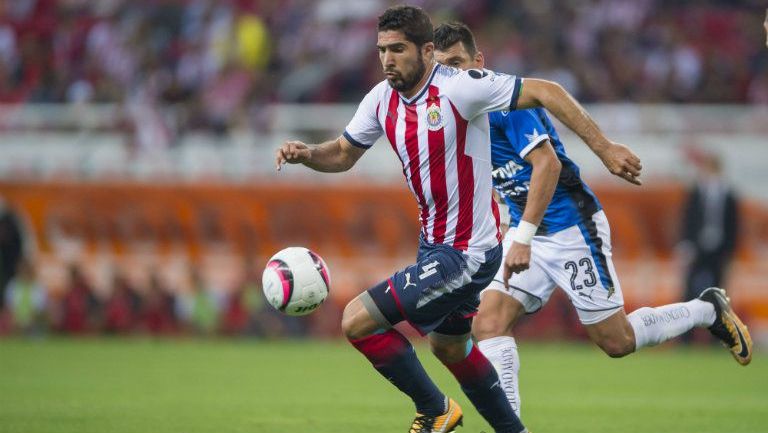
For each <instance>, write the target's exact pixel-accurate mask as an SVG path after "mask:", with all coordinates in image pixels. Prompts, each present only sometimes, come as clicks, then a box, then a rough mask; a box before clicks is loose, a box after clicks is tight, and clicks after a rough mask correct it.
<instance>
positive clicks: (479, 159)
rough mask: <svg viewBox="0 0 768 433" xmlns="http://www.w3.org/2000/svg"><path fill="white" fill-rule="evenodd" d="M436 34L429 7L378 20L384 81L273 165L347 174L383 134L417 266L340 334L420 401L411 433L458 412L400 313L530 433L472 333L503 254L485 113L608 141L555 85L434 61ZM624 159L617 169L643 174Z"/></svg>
mask: <svg viewBox="0 0 768 433" xmlns="http://www.w3.org/2000/svg"><path fill="white" fill-rule="evenodd" d="M433 36H434V34H433V28H432V23H431V21H430V19H429V17H428V16H427V15H426V14H425V13H424V11H422V10H421V9H419V8H417V7H411V6H397V7H392V8H389V9H387V10H386V11H385V12H384V14H382V15H381V16H380V17H379V21H378V40H377V47H378V50H379V58H380V60H381V64H382V67H383V70H384V74H385V76H386V80H384V81H382V82H381V83H379V84H378V85H376V86H375V87H374V88H373V89H372V90H371V91H370V92H369V93H368V94H367V95H366V96H365V97H364V98H363V100H362V102H361V103H360V105H359V107H358V109H357V112H356V113H355V115H354V117H353V118H352V120H351V121H350V122H349V124H348V125H347V127H346V130H345V132H344V133H343V135H342V136H340V137H339V138H337V139H335V140H332V141H328V142H325V143H322V144H317V145H307V144H304V143H301V142H297V141H288V142H285V143H283V144H282V146H281V147H280V148H279V149H278V150H277V153H276V165H277V168H278V169H280V167H281V166H282V165H283V164H284V163H291V164H303V165H305V166H307V167H309V168H311V169H314V170H317V171H322V172H341V171H346V170H348V169H349V168H350V167H352V166H353V165H354V164H355V162H356V161H357V160H358V159H359V158H360V157H361V156H362V155H363V153H364V152H365V150H366V149H368V148H369V147H371V146H372V145H373V144H374V142H376V141H377V139H378V138H379V137H381V136H385V137H386V138H387V141H389V144H390V146H391V147H392V150H393V151H394V152H395V154H396V155H397V156H398V158H399V159H400V161H401V163H402V168H403V174H404V175H405V178H406V182H407V184H408V187H409V188H410V190H411V192H412V193H413V195H414V197H415V199H416V201H417V203H418V205H419V218H420V220H421V236H420V246H419V251H418V254H417V259H416V263H414V264H413V265H411V266H407V267H405V268H404V269H402V270H400V271H397V272H395V273H394V274H393V275H392V276H391V277H390V278H387V279H386V280H384V281H382V282H380V283H379V284H376V285H375V286H373V287H371V288H369V289H368V290H366V291H365V292H363V293H362V294H360V295H359V296H358V297H356V298H355V299H353V300H352V301H351V302H349V304H348V305H347V306H346V308H345V309H344V314H343V318H342V324H341V325H342V330H343V332H344V334H345V335H346V337H347V338H348V339H349V341H350V342H351V344H352V345H353V346H354V347H355V348H356V349H357V350H359V351H360V352H361V353H362V354H363V355H364V356H365V357H366V358H368V360H369V361H370V362H371V363H372V364H373V367H374V368H375V369H376V370H377V371H378V372H379V373H380V374H381V375H383V376H384V377H385V378H386V379H387V380H389V381H390V382H391V383H392V384H394V385H395V386H396V387H397V388H398V389H400V390H401V391H402V392H403V393H405V394H407V395H408V396H409V397H410V398H411V399H412V400H413V402H414V404H415V406H416V411H417V415H416V418H415V419H414V421H413V423H412V425H411V429H410V431H411V432H412V433H433V432H440V433H442V432H448V431H453V430H454V429H455V427H456V426H457V425H460V423H461V419H462V411H461V408H460V407H459V406H458V405H457V404H456V402H455V401H453V400H452V399H449V398H447V397H446V396H445V395H444V394H443V393H442V392H441V391H440V390H439V389H438V388H437V386H435V384H434V383H433V382H432V380H431V379H430V378H429V376H427V374H426V372H425V371H424V369H423V367H422V366H421V364H420V362H419V361H418V359H417V358H416V355H415V353H414V351H413V347H412V346H411V345H410V343H409V342H408V340H407V339H406V338H405V337H404V336H403V335H402V334H400V333H399V332H397V331H396V330H395V329H394V328H393V326H394V325H395V324H397V323H400V322H402V321H407V322H408V323H409V324H411V325H412V326H413V327H414V328H415V329H416V330H417V331H419V332H420V333H421V334H422V335H427V336H428V338H429V342H430V346H431V348H432V351H433V353H434V354H435V355H436V356H437V357H438V359H440V361H441V362H442V363H443V364H445V365H446V366H447V367H448V369H449V370H450V371H451V373H453V375H454V376H455V377H456V379H457V380H458V382H459V383H460V385H461V388H462V390H463V391H464V392H465V394H466V395H467V396H468V397H469V400H470V401H471V402H472V403H473V405H474V406H475V407H476V408H477V410H478V412H479V413H480V414H481V415H482V416H483V417H484V418H485V419H486V420H487V421H488V423H489V424H490V425H491V426H492V427H493V429H494V430H495V431H496V432H497V433H510V432H511V433H519V432H525V431H527V430H526V429H525V428H524V426H523V425H522V423H521V422H520V420H519V419H518V417H517V416H516V415H515V413H514V411H513V410H512V408H511V407H510V405H509V403H508V402H507V399H506V396H505V394H504V392H503V391H502V389H501V387H500V382H499V378H498V376H497V374H496V371H495V370H494V368H493V366H492V365H491V364H490V363H489V362H488V360H487V359H486V358H485V357H484V356H483V355H482V353H481V352H480V350H479V349H478V348H477V347H476V346H475V345H474V344H473V343H472V341H471V339H470V330H471V316H472V315H473V314H475V312H476V308H477V306H478V304H479V297H478V294H479V292H480V290H482V289H483V288H485V287H486V286H487V285H488V284H489V283H490V282H491V280H492V278H493V276H494V275H495V274H496V272H497V270H498V269H499V266H500V265H501V260H502V251H501V246H500V244H499V242H500V239H501V234H500V232H499V212H498V208H497V205H496V202H495V201H494V200H493V198H492V189H493V187H492V180H491V170H492V168H491V145H490V138H489V137H490V135H489V134H490V130H489V124H488V115H487V113H490V112H495V111H502V110H514V109H516V108H518V107H520V108H529V107H534V106H542V105H543V106H545V107H546V108H547V109H549V110H550V112H552V113H553V114H554V115H555V116H556V117H557V118H558V119H560V120H561V121H562V122H563V123H564V124H565V125H566V126H568V127H569V128H571V129H573V130H574V131H575V132H576V133H577V134H578V135H579V136H580V137H582V138H584V139H585V141H586V142H587V143H588V144H590V143H593V144H594V143H607V142H608V140H607V139H606V138H605V137H603V135H602V133H601V132H600V130H599V129H598V128H597V126H596V125H595V123H594V122H593V121H592V120H591V119H590V118H589V116H588V115H587V114H586V112H585V111H584V110H583V109H582V108H581V107H580V106H579V105H578V103H576V101H575V100H574V99H573V98H571V97H570V95H568V94H567V93H566V92H565V91H564V90H563V89H562V87H560V86H559V85H557V84H555V83H551V82H548V81H542V80H526V85H525V87H522V80H521V79H520V78H518V77H515V76H511V75H506V74H499V73H495V72H493V71H488V70H480V69H477V70H469V71H461V70H459V69H456V68H452V67H448V66H443V65H438V64H437V63H435V60H434V44H433ZM625 165H626V166H622V167H619V168H617V170H621V172H629V174H628V175H630V174H631V175H633V176H634V175H637V174H639V173H638V172H637V169H636V168H634V167H632V166H630V165H628V164H625Z"/></svg>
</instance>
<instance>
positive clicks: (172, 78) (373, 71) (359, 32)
mask: <svg viewBox="0 0 768 433" xmlns="http://www.w3.org/2000/svg"><path fill="white" fill-rule="evenodd" d="M6 3H7V4H8V5H13V6H5V7H4V8H1V9H0V102H4V103H20V102H42V103H45V102H70V103H86V102H111V103H117V104H119V105H120V106H121V107H123V108H124V112H123V113H124V115H125V120H126V125H127V127H128V130H130V131H132V133H133V137H132V138H133V142H134V144H135V145H136V146H137V147H138V148H139V149H146V148H149V149H154V148H156V147H160V148H164V147H167V146H168V145H172V144H173V143H174V142H175V139H176V137H177V136H178V134H183V133H184V132H185V131H186V130H188V129H200V128H204V129H208V130H212V131H216V132H226V131H228V130H229V129H230V128H232V127H233V126H244V125H249V126H251V127H261V126H263V124H264V122H263V119H262V117H263V115H264V114H263V111H264V109H263V107H264V106H265V105H267V104H268V103H270V102H273V101H275V100H280V101H281V102H328V101H335V102H339V101H350V102H357V101H359V99H360V96H361V95H362V94H364V93H365V92H367V91H368V90H369V89H370V88H371V86H372V85H373V84H374V83H376V82H378V81H380V80H381V79H382V77H381V72H380V66H379V65H378V60H377V57H376V50H375V49H374V43H375V37H376V35H375V31H374V30H373V29H374V25H373V23H375V20H376V16H377V15H378V14H379V13H381V11H382V10H383V8H384V7H386V6H387V4H388V3H391V2H382V1H379V0H369V1H361V2H353V3H349V2H346V3H343V2H339V1H335V0H324V1H319V2H309V1H306V0H286V1H282V2H269V1H265V2H255V1H223V2H222V1H219V2H217V1H214V0H194V1H178V2H150V1H148V0H138V1H127V0H111V1H108V2H82V1H77V2H56V1H55V0H24V1H15V2H6ZM342 3H343V4H344V6H343V7H342V6H339V5H340V4H342ZM17 4H18V5H24V6H16V5H17ZM420 4H422V6H424V7H425V9H426V10H427V11H428V12H429V13H430V14H431V15H432V16H433V19H434V21H435V23H436V24H437V23H440V22H441V21H443V20H447V19H459V20H462V21H465V22H467V23H469V24H470V25H471V26H472V27H474V30H475V31H476V34H477V38H478V41H479V43H480V45H482V46H483V47H484V53H485V55H486V57H487V60H488V62H489V63H490V64H493V65H496V67H497V68H499V70H501V71H506V72H510V73H515V74H519V75H529V76H537V77H542V78H550V79H554V80H557V81H559V82H561V83H562V84H563V85H564V86H565V87H566V88H568V89H569V90H570V91H571V92H572V93H574V95H575V96H577V97H578V98H579V99H580V100H584V101H608V102H610V101H640V102H644V101H649V102H655V101H661V100H665V101H667V100H673V101H681V102H713V101H715V102H749V101H755V102H759V100H757V101H756V100H755V98H754V97H750V96H749V92H750V90H749V88H750V84H751V83H754V82H755V81H756V80H759V79H760V77H763V76H764V75H765V70H764V68H765V66H764V65H765V64H766V62H768V53H766V50H761V49H759V48H760V47H759V46H758V45H756V44H755V41H754V37H755V35H756V30H757V29H758V28H759V27H758V21H759V15H760V12H762V8H758V7H757V6H756V3H755V2H723V1H717V0H702V1H697V2H665V1H662V0H582V1H577V2H565V1H549V2H537V1H524V2H500V1H496V0H476V1H473V2H457V1H448V2H437V1H423V2H420ZM758 10H759V11H760V12H757V11H758ZM765 25H766V26H767V27H766V28H767V29H768V20H767V21H766V24H765ZM530 35H535V37H529V36H530ZM758 84H759V83H758ZM758 90H759V88H758ZM167 107H171V109H170V110H166V109H165V108H167Z"/></svg>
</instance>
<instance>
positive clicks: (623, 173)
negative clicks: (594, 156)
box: [598, 142, 643, 185]
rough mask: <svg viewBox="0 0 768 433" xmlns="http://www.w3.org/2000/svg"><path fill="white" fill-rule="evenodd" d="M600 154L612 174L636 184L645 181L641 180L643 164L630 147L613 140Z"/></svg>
mask: <svg viewBox="0 0 768 433" xmlns="http://www.w3.org/2000/svg"><path fill="white" fill-rule="evenodd" d="M598 156H599V157H600V159H601V160H602V161H603V164H605V167H606V168H607V169H608V171H610V172H611V173H612V174H614V175H616V176H618V177H620V178H622V179H624V180H626V181H627V182H629V183H633V184H635V185H642V184H643V181H642V180H640V171H641V170H642V169H643V164H642V163H641V162H640V158H639V157H638V156H637V155H635V153H634V152H632V150H630V149H629V147H627V146H625V145H623V144H620V143H614V142H611V144H610V145H609V146H608V147H607V148H606V149H605V150H604V151H602V152H601V153H600V154H599V155H598Z"/></svg>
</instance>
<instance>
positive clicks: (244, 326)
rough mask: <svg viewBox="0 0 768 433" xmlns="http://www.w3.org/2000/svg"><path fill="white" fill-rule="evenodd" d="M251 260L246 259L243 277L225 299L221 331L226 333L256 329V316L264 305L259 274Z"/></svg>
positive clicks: (246, 331) (241, 332) (235, 333)
mask: <svg viewBox="0 0 768 433" xmlns="http://www.w3.org/2000/svg"><path fill="white" fill-rule="evenodd" d="M250 262H251V260H246V269H245V272H244V275H243V279H242V281H241V282H240V283H238V284H237V285H236V286H235V288H234V290H232V292H230V293H229V294H228V295H227V296H226V298H225V301H224V309H223V311H222V313H221V332H222V333H224V334H225V335H242V334H245V333H250V332H251V331H255V329H253V328H255V323H253V322H254V318H255V315H256V313H257V311H258V310H260V309H261V307H263V301H262V299H261V298H262V296H263V295H262V294H261V290H260V286H259V284H258V282H259V274H258V272H257V270H256V269H255V268H254V266H253V265H251V264H250Z"/></svg>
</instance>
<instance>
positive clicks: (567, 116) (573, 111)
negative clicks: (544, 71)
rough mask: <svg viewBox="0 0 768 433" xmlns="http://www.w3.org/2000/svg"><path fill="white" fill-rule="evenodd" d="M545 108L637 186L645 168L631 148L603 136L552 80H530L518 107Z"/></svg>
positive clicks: (590, 119) (602, 159)
mask: <svg viewBox="0 0 768 433" xmlns="http://www.w3.org/2000/svg"><path fill="white" fill-rule="evenodd" d="M533 107H544V108H546V109H547V110H548V111H549V112H550V113H552V114H553V115H554V116H555V117H557V119H558V120H560V121H561V122H563V124H564V125H565V126H567V127H568V128H569V129H571V130H572V131H573V132H575V133H576V135H578V136H579V137H580V138H581V139H582V140H583V141H584V143H586V144H587V146H589V148H590V149H592V151H593V152H594V153H595V154H596V155H597V156H598V157H599V158H600V160H601V161H602V162H603V164H604V165H605V166H606V167H607V168H608V170H609V171H610V172H611V173H612V174H614V175H616V176H619V177H621V178H622V179H624V180H626V181H627V182H631V183H633V184H635V185H641V184H642V182H641V180H640V178H639V176H640V170H642V168H643V166H642V164H641V163H640V158H638V157H637V155H635V154H634V153H633V152H632V151H631V150H630V149H629V148H628V147H627V146H624V145H623V144H619V143H614V142H612V141H610V140H609V139H608V138H607V137H605V135H603V133H602V131H600V128H599V127H598V126H597V124H596V123H595V121H594V120H592V118H591V117H590V116H589V113H587V111H586V110H585V109H584V107H582V106H581V104H579V103H578V101H576V99H574V98H573V96H571V94H570V93H568V92H567V91H566V90H565V89H563V87H562V86H560V85H559V84H557V83H554V82H552V81H547V80H538V79H534V78H526V79H525V82H524V84H523V86H522V89H521V91H520V97H519V99H518V101H517V108H533Z"/></svg>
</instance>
